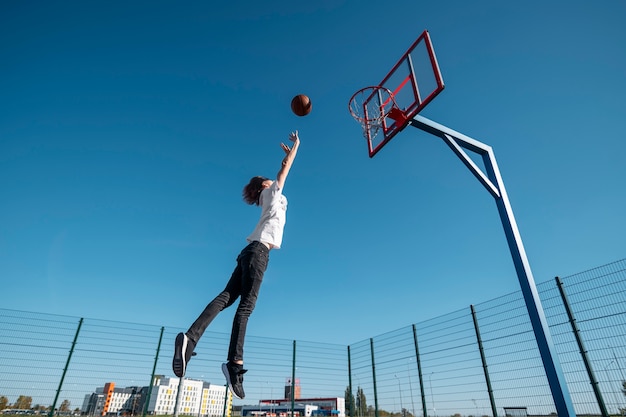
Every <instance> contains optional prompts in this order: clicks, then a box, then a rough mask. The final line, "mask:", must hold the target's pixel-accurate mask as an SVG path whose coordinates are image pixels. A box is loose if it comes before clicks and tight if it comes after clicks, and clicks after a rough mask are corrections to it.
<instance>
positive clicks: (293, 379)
mask: <svg viewBox="0 0 626 417" xmlns="http://www.w3.org/2000/svg"><path fill="white" fill-rule="evenodd" d="M295 408H296V341H295V340H294V341H293V361H292V363H291V417H294V410H295Z"/></svg>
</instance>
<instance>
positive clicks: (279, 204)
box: [247, 181, 287, 249]
mask: <svg viewBox="0 0 626 417" xmlns="http://www.w3.org/2000/svg"><path fill="white" fill-rule="evenodd" d="M259 205H260V206H261V218H260V219H259V222H258V223H257V225H256V227H255V228H254V231H253V232H252V233H251V234H250V236H248V238H247V240H248V242H253V241H255V240H258V241H259V242H264V243H269V244H270V245H272V246H273V248H274V249H279V248H280V244H281V243H282V241H283V229H284V228H285V220H286V218H287V197H285V196H284V195H283V194H282V190H281V189H280V188H279V187H278V184H277V182H276V181H274V182H273V183H272V185H271V186H270V187H269V188H266V189H264V190H263V191H261V197H260V198H259Z"/></svg>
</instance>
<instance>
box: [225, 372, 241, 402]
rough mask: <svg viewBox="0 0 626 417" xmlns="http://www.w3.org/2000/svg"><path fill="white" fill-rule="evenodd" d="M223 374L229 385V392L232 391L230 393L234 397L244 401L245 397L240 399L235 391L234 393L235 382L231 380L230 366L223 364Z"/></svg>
mask: <svg viewBox="0 0 626 417" xmlns="http://www.w3.org/2000/svg"><path fill="white" fill-rule="evenodd" d="M222 372H223V373H224V376H225V377H226V383H227V384H228V390H229V391H230V393H231V394H232V395H233V397H235V398H238V399H240V400H243V397H240V396H239V395H237V394H235V391H233V381H231V380H230V372H229V371H228V365H227V364H225V363H223V364H222Z"/></svg>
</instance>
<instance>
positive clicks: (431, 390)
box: [428, 371, 437, 417]
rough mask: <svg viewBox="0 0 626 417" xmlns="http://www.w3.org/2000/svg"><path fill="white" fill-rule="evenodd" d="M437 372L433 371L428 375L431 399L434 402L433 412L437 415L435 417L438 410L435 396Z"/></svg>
mask: <svg viewBox="0 0 626 417" xmlns="http://www.w3.org/2000/svg"><path fill="white" fill-rule="evenodd" d="M434 373H435V372H434V371H433V372H431V373H430V375H428V384H429V385H430V401H431V402H432V403H433V414H434V415H435V417H436V416H437V410H436V409H435V397H434V396H433V379H432V378H433V374H434Z"/></svg>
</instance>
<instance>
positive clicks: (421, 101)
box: [364, 30, 444, 158]
mask: <svg viewBox="0 0 626 417" xmlns="http://www.w3.org/2000/svg"><path fill="white" fill-rule="evenodd" d="M379 86H381V87H385V88H386V89H388V90H389V91H391V92H392V93H393V96H394V98H395V102H396V104H397V106H398V108H399V109H400V110H402V112H403V113H404V115H403V116H404V117H402V118H399V119H398V118H395V119H394V118H391V117H389V116H388V117H386V118H385V119H384V120H383V123H382V129H380V132H370V131H368V128H365V131H364V136H365V138H366V139H367V141H368V147H369V156H370V158H371V157H373V156H374V155H375V154H376V152H378V151H379V150H380V149H381V148H382V147H383V146H385V144H386V143H387V142H389V141H390V140H391V139H392V138H393V137H394V136H395V135H396V134H397V133H398V132H400V131H401V130H402V129H404V128H405V127H406V126H407V125H408V124H409V123H410V121H411V119H413V117H415V115H416V114H418V113H419V112H420V111H421V110H422V109H423V108H424V107H426V105H428V103H430V102H431V101H432V99H434V98H435V97H436V96H437V94H439V93H440V92H441V91H442V90H443V89H444V84H443V78H442V76H441V71H440V70H439V64H438V63H437V58H436V56H435V51H434V49H433V46H432V42H431V40H430V35H429V33H428V31H426V30H425V31H424V32H422V34H421V35H420V36H419V37H418V38H417V40H416V41H415V42H414V43H413V44H412V45H411V46H410V47H409V49H408V50H407V51H406V52H405V53H404V55H402V57H401V58H400V60H398V62H397V63H396V65H394V66H393V68H392V69H391V71H389V73H388V74H387V76H386V77H385V78H383V80H382V81H381V82H380V84H379Z"/></svg>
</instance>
